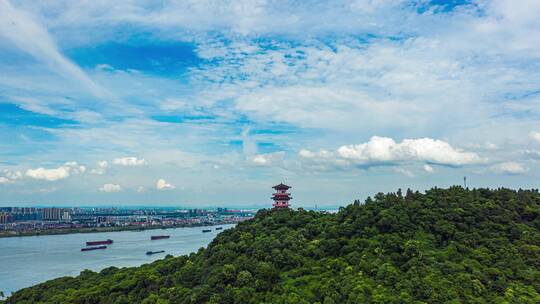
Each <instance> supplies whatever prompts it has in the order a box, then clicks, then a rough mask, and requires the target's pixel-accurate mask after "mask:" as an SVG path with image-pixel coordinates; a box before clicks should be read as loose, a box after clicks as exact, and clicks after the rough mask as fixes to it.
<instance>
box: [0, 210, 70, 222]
mask: <svg viewBox="0 0 540 304" xmlns="http://www.w3.org/2000/svg"><path fill="white" fill-rule="evenodd" d="M72 212H73V210H72V209H64V208H33V207H0V224H9V223H14V222H25V221H69V220H71V214H72Z"/></svg>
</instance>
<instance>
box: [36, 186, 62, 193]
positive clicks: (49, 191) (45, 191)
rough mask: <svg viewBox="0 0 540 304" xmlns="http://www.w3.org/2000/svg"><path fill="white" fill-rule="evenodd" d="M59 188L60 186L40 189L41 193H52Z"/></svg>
mask: <svg viewBox="0 0 540 304" xmlns="http://www.w3.org/2000/svg"><path fill="white" fill-rule="evenodd" d="M57 190H58V188H56V187H49V188H41V189H39V191H38V192H39V193H52V192H56V191H57Z"/></svg>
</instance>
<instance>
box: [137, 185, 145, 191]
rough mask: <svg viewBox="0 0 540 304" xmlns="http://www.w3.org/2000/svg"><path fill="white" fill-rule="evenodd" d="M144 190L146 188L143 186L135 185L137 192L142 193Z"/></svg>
mask: <svg viewBox="0 0 540 304" xmlns="http://www.w3.org/2000/svg"><path fill="white" fill-rule="evenodd" d="M145 191H146V188H144V187H143V186H139V187H137V192H138V193H144V192H145Z"/></svg>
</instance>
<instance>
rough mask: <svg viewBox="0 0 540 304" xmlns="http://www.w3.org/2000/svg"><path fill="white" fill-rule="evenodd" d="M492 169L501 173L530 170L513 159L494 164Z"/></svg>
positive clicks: (516, 172)
mask: <svg viewBox="0 0 540 304" xmlns="http://www.w3.org/2000/svg"><path fill="white" fill-rule="evenodd" d="M491 170H492V171H493V172H496V173H501V174H523V173H525V172H527V171H529V169H528V168H526V167H525V166H524V165H523V164H521V163H518V162H513V161H510V162H504V163H499V164H496V165H493V166H492V167H491Z"/></svg>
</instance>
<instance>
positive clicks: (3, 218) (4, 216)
mask: <svg viewBox="0 0 540 304" xmlns="http://www.w3.org/2000/svg"><path fill="white" fill-rule="evenodd" d="M11 222H13V217H12V216H11V214H9V213H7V212H0V224H8V223H11Z"/></svg>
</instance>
